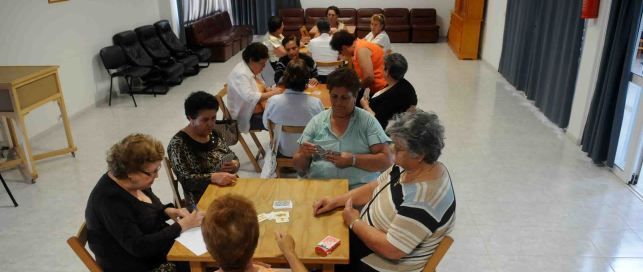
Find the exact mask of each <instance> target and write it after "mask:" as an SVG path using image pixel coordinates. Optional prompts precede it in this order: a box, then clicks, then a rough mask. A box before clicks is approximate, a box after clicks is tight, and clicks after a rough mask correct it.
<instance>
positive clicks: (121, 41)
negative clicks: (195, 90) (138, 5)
mask: <svg viewBox="0 0 643 272" xmlns="http://www.w3.org/2000/svg"><path fill="white" fill-rule="evenodd" d="M112 39H113V41H114V44H116V45H118V46H120V47H121V48H122V49H123V52H124V53H125V56H127V60H128V62H129V63H130V64H131V65H135V66H140V67H148V68H153V70H158V71H160V73H161V75H162V78H163V81H164V82H165V83H167V84H173V85H178V84H181V82H182V81H183V70H184V68H183V65H182V64H179V63H171V64H166V65H156V64H155V63H154V59H152V57H150V55H148V54H147V52H146V51H145V49H143V46H141V44H140V43H139V41H138V37H137V36H136V33H135V32H134V31H132V30H128V31H123V32H120V33H117V34H116V35H114V37H113V38H112ZM168 90H169V89H167V88H166V89H165V90H162V91H160V92H155V93H159V94H165V93H167V92H168Z"/></svg>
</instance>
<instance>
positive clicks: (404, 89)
mask: <svg viewBox="0 0 643 272" xmlns="http://www.w3.org/2000/svg"><path fill="white" fill-rule="evenodd" d="M407 69H408V64H407V62H406V59H405V58H404V56H402V55H400V54H398V53H393V54H389V55H386V56H385V57H384V78H385V79H386V81H387V82H388V85H387V86H386V87H385V88H384V89H382V90H380V91H379V92H377V93H375V94H371V95H370V98H367V97H362V99H361V100H360V105H361V106H362V108H363V109H364V110H367V111H368V112H370V113H371V114H373V115H375V118H376V119H377V121H378V122H379V123H380V125H382V128H383V129H386V125H388V121H389V120H390V119H391V118H392V117H393V115H395V114H398V113H402V112H405V111H408V110H412V109H415V106H416V105H417V102H418V99H417V96H416V94H415V88H413V85H411V83H410V82H408V81H407V80H406V79H404V74H406V70H407Z"/></svg>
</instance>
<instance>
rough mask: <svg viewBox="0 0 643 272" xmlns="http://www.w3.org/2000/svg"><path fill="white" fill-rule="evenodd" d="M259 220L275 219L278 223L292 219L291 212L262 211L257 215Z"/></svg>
mask: <svg viewBox="0 0 643 272" xmlns="http://www.w3.org/2000/svg"><path fill="white" fill-rule="evenodd" d="M257 219H258V220H259V222H262V221H265V220H275V222H276V223H286V222H289V221H290V212H283V211H281V212H269V213H262V214H259V215H258V216H257Z"/></svg>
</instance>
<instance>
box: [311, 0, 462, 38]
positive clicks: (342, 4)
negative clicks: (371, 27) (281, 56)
mask: <svg viewBox="0 0 643 272" xmlns="http://www.w3.org/2000/svg"><path fill="white" fill-rule="evenodd" d="M332 5H334V6H337V7H339V8H356V9H359V8H408V9H412V8H434V9H435V11H436V13H437V17H438V18H437V21H438V25H440V36H446V35H447V30H449V21H450V20H451V11H453V7H454V5H455V1H454V0H422V1H417V0H397V1H378V0H344V1H334V0H331V1H328V0H301V7H302V8H304V9H306V8H325V7H328V6H332Z"/></svg>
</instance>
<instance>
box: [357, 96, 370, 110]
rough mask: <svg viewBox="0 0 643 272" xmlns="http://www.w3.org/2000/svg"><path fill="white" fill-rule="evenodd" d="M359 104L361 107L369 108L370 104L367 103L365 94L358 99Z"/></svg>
mask: <svg viewBox="0 0 643 272" xmlns="http://www.w3.org/2000/svg"><path fill="white" fill-rule="evenodd" d="M359 104H360V105H362V108H364V109H365V108H370V104H369V103H368V99H367V98H366V97H365V96H362V99H360V100H359Z"/></svg>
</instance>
